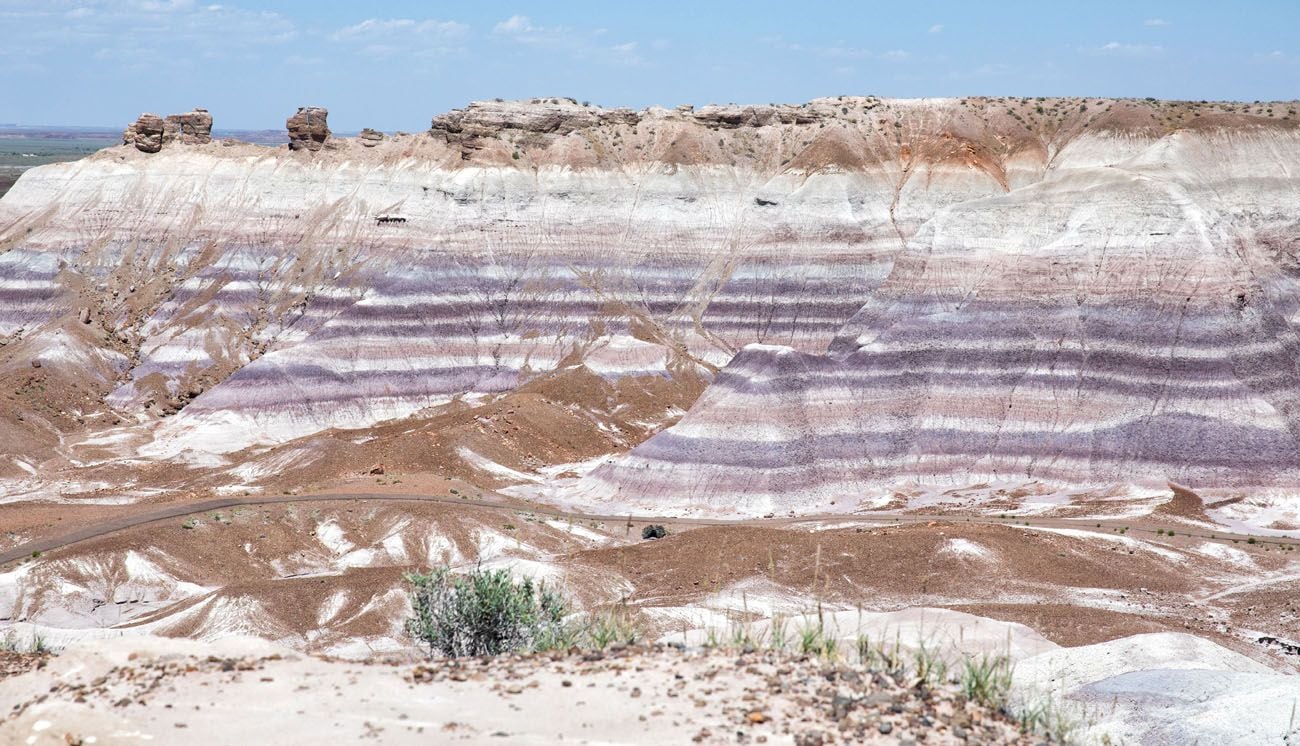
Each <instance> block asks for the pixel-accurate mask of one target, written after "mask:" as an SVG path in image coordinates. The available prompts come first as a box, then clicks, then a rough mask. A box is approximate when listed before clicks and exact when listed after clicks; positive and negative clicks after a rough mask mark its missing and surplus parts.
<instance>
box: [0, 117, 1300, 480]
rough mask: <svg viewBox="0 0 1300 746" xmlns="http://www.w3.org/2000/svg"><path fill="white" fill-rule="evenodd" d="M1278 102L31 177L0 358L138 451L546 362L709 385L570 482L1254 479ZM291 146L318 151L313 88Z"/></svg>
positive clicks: (1298, 197) (1282, 396)
mask: <svg viewBox="0 0 1300 746" xmlns="http://www.w3.org/2000/svg"><path fill="white" fill-rule="evenodd" d="M1289 106H1290V107H1291V108H1294V105H1290V104H1285V103H1283V104H1274V105H1272V106H1271V108H1267V109H1266V105H1260V106H1253V105H1240V104H1205V105H1202V104H1191V103H1183V102H1149V101H1114V100H1099V99H1088V100H1086V101H1084V100H1080V99H1044V100H1036V99H965V100H956V99H942V100H917V101H910V100H909V101H898V100H885V99H876V98H848V97H845V98H835V99H821V100H818V101H814V102H810V103H808V104H804V105H800V106H771V107H762V106H759V107H744V106H740V107H731V106H728V107H701V108H700V109H698V110H696V109H690V108H686V107H679V108H677V109H672V110H669V109H649V110H646V111H641V112H627V111H620V110H605V109H600V108H599V107H588V106H583V105H582V104H578V103H574V102H573V101H571V100H563V99H548V100H544V101H539V102H536V103H507V102H488V103H476V104H472V105H470V106H468V107H466V109H464V110H460V111H457V112H451V113H449V114H446V115H443V116H440V117H438V118H435V120H434V123H433V125H434V126H433V128H432V131H431V133H430V134H420V135H400V134H399V135H396V136H394V137H391V138H388V139H386V140H382V141H378V142H375V141H374V140H373V136H367V137H365V138H363V139H362V142H367V143H368V144H369V146H368V147H366V148H360V147H357V148H350V149H349V148H347V147H346V145H340V149H339V150H330V149H329V148H323V149H321V150H320V151H319V152H318V153H317V154H316V156H315V157H313V158H312V159H309V160H302V159H297V158H286V157H284V156H283V155H276V154H275V153H274V152H272V151H267V150H265V149H259V148H255V147H253V146H231V147H229V148H221V149H197V148H196V149H179V148H178V149H166V150H164V152H163V155H162V156H161V157H159V158H152V159H148V160H147V161H146V160H143V159H141V160H131V161H126V162H125V163H123V162H122V161H120V160H114V159H110V158H98V157H97V158H92V159H90V160H88V161H86V162H83V163H79V164H76V166H75V167H74V166H50V167H43V168H39V169H33V170H32V171H31V172H29V174H28V175H27V176H24V178H23V180H22V181H21V182H20V183H19V185H18V186H17V187H15V189H14V191H12V192H11V193H10V194H9V195H7V196H6V197H5V199H4V201H3V202H0V221H2V222H0V225H3V226H5V228H4V231H5V232H4V234H3V236H0V241H4V242H6V243H4V245H5V246H9V247H11V248H10V250H9V251H7V252H5V253H3V254H0V270H3V276H5V277H11V278H21V280H22V286H21V287H15V288H13V289H11V290H9V291H7V292H8V293H9V294H8V295H6V296H3V302H2V303H0V334H6V335H9V334H12V333H14V332H16V331H17V330H19V329H22V330H23V334H22V338H21V340H20V341H19V342H16V343H10V344H8V345H6V346H5V347H4V348H3V350H4V351H3V352H2V353H0V355H3V356H6V357H5V358H4V359H5V360H13V361H19V362H21V366H17V365H15V368H17V367H21V368H22V369H23V373H24V375H30V373H31V368H30V365H29V362H30V361H31V360H33V359H45V360H46V361H47V362H57V360H59V359H62V358H66V357H67V356H73V355H75V356H81V357H82V358H84V359H86V360H88V361H94V364H93V365H91V364H89V363H88V364H87V365H83V366H81V368H82V370H94V371H101V372H100V373H97V374H96V375H99V376H102V380H101V379H96V378H95V377H94V376H90V375H86V374H83V375H82V376H81V378H80V379H78V381H79V383H80V385H82V386H86V387H89V393H88V396H89V397H90V399H91V400H94V397H95V396H100V397H103V399H104V401H105V402H106V404H105V406H106V407H107V408H108V409H109V410H110V411H111V412H113V413H114V414H113V415H112V416H114V417H121V416H132V417H137V416H146V415H147V414H148V413H167V412H176V414H174V415H173V416H169V417H166V418H165V419H164V420H162V424H161V425H160V426H159V428H158V430H157V432H156V433H151V434H150V437H151V438H154V441H153V443H152V444H150V445H147V446H144V447H142V450H143V451H144V452H146V453H148V454H150V455H151V457H155V458H162V457H168V458H170V457H175V456H178V454H183V453H188V452H192V451H193V450H194V449H209V450H210V449H213V448H216V447H220V448H228V449H231V450H234V449H237V448H240V447H243V446H246V445H251V444H255V443H262V444H270V443H277V442H282V441H285V440H288V439H291V438H294V437H298V436H303V435H308V434H311V433H314V432H319V431H321V430H323V429H326V428H331V427H364V426H369V425H372V424H374V423H376V422H380V421H383V420H388V419H392V418H397V417H403V416H406V415H409V414H411V413H413V412H418V411H424V410H427V409H428V408H433V407H440V406H444V405H447V404H448V403H449V402H453V401H457V400H460V399H462V398H463V397H466V396H471V397H472V396H480V395H484V394H492V393H501V392H506V391H511V390H515V389H517V388H518V387H521V386H525V385H527V384H528V383H529V382H530V381H534V380H537V379H538V377H539V376H542V375H545V374H546V373H547V372H549V371H555V370H561V369H563V370H570V369H572V368H573V366H579V367H580V368H581V369H584V370H586V371H589V372H591V373H592V374H593V375H598V376H600V377H602V378H603V379H605V380H607V381H611V382H615V383H618V385H619V386H624V387H625V388H623V389H620V391H623V392H624V393H622V394H619V396H630V394H628V393H626V392H628V391H631V388H626V387H631V386H634V385H635V386H648V385H649V384H648V383H646V382H650V381H659V382H664V381H674V380H677V379H678V378H679V377H681V376H685V375H687V374H689V375H691V376H704V377H707V378H714V381H713V383H712V385H711V386H710V387H709V389H708V390H707V392H706V393H705V394H704V396H703V398H702V399H701V400H700V401H699V402H698V403H697V404H696V405H695V407H694V408H693V409H692V411H691V412H690V414H689V415H687V416H686V417H685V419H683V420H682V421H681V423H680V424H678V425H676V426H674V427H672V428H670V429H668V430H665V431H664V432H662V433H660V434H659V435H658V436H656V437H654V438H652V439H651V440H649V441H648V442H646V443H645V444H644V445H642V446H640V447H638V448H637V449H635V450H633V451H632V453H631V454H630V455H629V456H627V457H626V458H622V459H614V460H613V461H612V462H611V463H609V464H606V465H605V466H603V467H602V468H600V469H598V470H596V471H595V472H593V473H592V474H591V476H590V477H589V478H588V479H586V480H584V481H583V482H582V483H581V484H580V489H581V490H582V492H583V494H585V495H587V496H588V497H589V498H590V499H591V500H593V501H607V500H630V499H641V500H644V501H650V502H653V501H655V500H660V499H664V498H667V497H671V498H673V499H688V500H691V501H699V502H708V501H710V500H722V501H725V500H731V499H733V498H735V497H736V495H738V494H743V495H748V496H751V497H752V499H753V501H754V502H755V504H757V503H759V502H764V501H766V502H767V503H775V502H776V501H778V500H779V499H782V498H781V497H780V496H781V495H782V494H787V495H788V493H789V490H790V489H792V488H795V489H798V490H799V491H800V494H801V495H804V496H808V497H810V499H811V498H816V499H818V500H820V499H822V498H823V497H825V498H826V499H835V498H836V496H843V495H847V494H851V493H854V491H855V490H858V489H859V488H861V487H863V485H868V484H870V485H879V484H884V483H892V482H895V481H907V480H921V481H936V482H945V481H946V480H951V479H956V478H959V477H958V476H957V475H971V474H974V475H985V476H988V477H990V478H998V479H1002V478H1007V479H1017V478H1018V479H1038V478H1046V479H1055V480H1061V481H1065V482H1070V483H1107V482H1110V481H1113V480H1116V479H1125V478H1130V477H1133V478H1138V477H1142V478H1163V477H1170V478H1178V479H1180V480H1184V481H1187V482H1190V483H1192V484H1193V485H1194V486H1199V485H1205V484H1214V485H1236V486H1241V487H1243V488H1244V487H1246V486H1248V483H1256V482H1258V483H1263V484H1274V485H1275V484H1280V483H1282V482H1283V481H1285V480H1287V479H1290V478H1291V477H1292V476H1293V475H1295V474H1296V472H1297V469H1300V457H1298V456H1297V454H1298V452H1300V448H1298V447H1297V440H1296V435H1295V433H1297V432H1300V419H1297V414H1296V407H1295V402H1296V401H1300V386H1298V385H1297V382H1296V377H1297V374H1296V369H1295V361H1296V351H1295V350H1294V349H1293V347H1294V345H1295V343H1294V341H1293V340H1294V339H1295V338H1296V333H1295V330H1294V328H1293V324H1292V321H1291V319H1292V318H1293V317H1294V315H1295V314H1294V312H1293V309H1294V308H1295V305H1296V303H1297V301H1296V300H1295V299H1296V298H1298V297H1300V295H1298V294H1297V290H1296V284H1295V281H1294V280H1293V278H1294V276H1295V274H1296V273H1295V270H1294V267H1295V266H1297V265H1300V244H1298V243H1297V241H1300V238H1298V237H1300V224H1298V221H1297V218H1296V216H1295V212H1294V205H1295V204H1298V203H1300V191H1298V189H1300V187H1298V185H1297V184H1298V182H1297V178H1296V176H1295V174H1298V173H1300V162H1298V159H1300V137H1298V136H1297V122H1296V117H1295V115H1293V114H1288V113H1287V112H1288V111H1289V109H1288V107H1289ZM146 129H147V128H146ZM290 130H291V133H292V137H293V140H294V142H295V146H294V147H303V148H310V147H312V146H313V145H314V146H315V147H317V148H319V147H320V146H321V144H322V143H323V142H325V141H326V139H327V138H328V137H329V135H328V128H327V127H326V126H325V121H324V112H323V111H320V110H311V109H304V110H301V111H300V112H299V113H298V114H296V115H295V117H293V118H291V120H290ZM155 163H157V164H161V165H154V164H155ZM176 194H185V195H186V199H185V200H184V201H179V202H178V201H177V199H176V198H175V195H176ZM164 205H165V207H164ZM51 209H53V211H54V214H53V215H51V213H50V211H51ZM381 216H387V217H394V216H395V217H400V218H401V220H400V221H386V222H383V223H381V222H379V221H377V220H376V218H377V217H381ZM28 228H31V232H30V233H28ZM143 247H154V248H152V249H149V250H145V249H144V248H143ZM66 257H74V258H72V259H67V258H66ZM61 261H62V262H65V263H66V264H67V266H60V262H61ZM71 278H77V279H76V281H75V283H73V280H72V279H71ZM74 296H75V298H76V300H75V301H74V300H73V298H74ZM83 297H84V300H83V299H82V298H83ZM88 303H89V304H90V307H89V308H90V310H89V313H88V319H89V320H90V321H91V323H89V324H83V323H73V324H71V325H67V326H64V325H61V324H62V321H61V319H63V318H64V317H63V316H62V315H61V314H63V313H64V312H63V311H60V310H58V309H63V308H72V309H76V308H80V307H83V306H87V304H88ZM73 321H74V322H75V321H76V320H75V318H74V319H73ZM106 340H107V341H106ZM753 345H759V346H753ZM747 346H748V347H747ZM733 358H734V360H733ZM60 370H61V368H60V367H58V366H57V365H55V364H50V365H46V366H45V368H43V369H42V371H43V373H42V374H43V375H47V376H57V375H60V373H59V371H60ZM619 382H623V383H619ZM630 382H637V383H635V384H633V383H630ZM656 385H657V384H656ZM651 400H653V397H652V396H645V397H642V398H641V399H637V400H636V401H638V402H642V403H644V402H646V401H651ZM628 401H632V399H629V400H628ZM611 406H612V405H611ZM637 406H641V404H638V405H637ZM93 409H94V406H92V405H90V404H87V405H84V406H83V407H82V408H81V409H78V410H77V411H91V410H93ZM71 410H72V407H71V405H69V407H66V408H65V411H71ZM647 411H649V410H647ZM678 414H680V413H678ZM81 416H82V419H83V420H84V419H86V417H85V416H84V415H81ZM50 417H51V418H53V419H55V420H57V424H56V425H55V426H52V428H53V429H55V430H58V429H63V428H75V427H77V425H76V424H70V423H71V420H72V418H70V417H65V419H58V418H55V417H54V415H50ZM674 419H675V416H667V415H664V413H663V412H657V413H656V414H655V416H654V417H653V418H649V419H646V420H645V421H644V422H645V428H647V429H649V430H653V429H655V428H658V427H661V426H662V425H663V424H666V423H669V422H671V421H672V420H674ZM16 427H18V428H19V429H20V430H21V431H22V432H23V433H26V435H25V436H24V437H26V438H27V440H22V441H19V440H14V441H12V442H24V443H26V442H32V443H38V442H41V438H47V437H49V436H48V433H49V432H50V430H51V428H44V429H41V428H36V427H34V426H32V425H31V419H30V418H29V419H28V420H27V422H26V423H25V424H23V425H21V426H16ZM13 432H18V430H14V431H13ZM155 436H156V437H155ZM627 443H628V445H629V446H631V445H634V444H635V440H634V439H631V438H628V439H627ZM534 455H536V454H534ZM466 458H469V457H468V456H467V457H466ZM522 458H523V457H522V456H521V459H522ZM368 463H369V462H368ZM521 463H524V462H521ZM528 463H544V459H543V458H542V456H537V458H535V459H534V461H532V462H526V463H525V464H524V465H525V466H527V464H528ZM15 468H19V467H15ZM358 468H359V467H358ZM784 499H789V498H784Z"/></svg>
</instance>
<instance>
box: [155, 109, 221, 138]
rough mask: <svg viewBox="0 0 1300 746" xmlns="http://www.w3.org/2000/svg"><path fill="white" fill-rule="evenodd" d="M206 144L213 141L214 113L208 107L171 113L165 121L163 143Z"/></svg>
mask: <svg viewBox="0 0 1300 746" xmlns="http://www.w3.org/2000/svg"><path fill="white" fill-rule="evenodd" d="M172 142H180V143H181V144H183V145H206V144H208V143H210V142H212V115H211V114H209V113H208V110H207V109H194V110H192V111H187V112H185V113H184V114H170V115H168V116H167V119H165V120H164V121H163V143H164V144H166V143H172Z"/></svg>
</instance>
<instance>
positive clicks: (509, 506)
mask: <svg viewBox="0 0 1300 746" xmlns="http://www.w3.org/2000/svg"><path fill="white" fill-rule="evenodd" d="M357 500H389V501H403V502H410V501H417V502H434V503H446V504H449V505H461V506H465V507H470V508H479V509H484V510H509V511H525V512H529V513H536V514H539V515H545V516H550V517H552V518H564V519H573V520H579V521H606V522H615V521H627V522H628V523H629V524H632V523H650V522H655V523H667V524H685V525H695V526H733V525H734V526H755V525H763V526H773V527H780V526H790V525H796V524H801V523H818V522H822V521H832V522H835V523H880V522H882V521H894V522H898V523H904V522H911V523H928V522H931V521H937V522H944V523H953V522H960V523H983V524H1003V525H1027V526H1041V527H1047V528H1072V527H1078V526H1079V525H1080V524H1083V523H1091V524H1093V528H1094V529H1096V528H1097V527H1101V528H1104V529H1108V530H1113V529H1117V528H1127V529H1128V530H1130V531H1136V532H1145V533H1155V531H1156V530H1157V529H1156V528H1151V527H1146V528H1144V527H1140V526H1138V527H1135V526H1133V525H1132V523H1133V521H1117V520H1098V519H1096V518H1036V519H1033V520H1021V521H1015V520H1010V519H1006V518H994V517H989V516H985V515H972V514H963V513H950V514H943V515H931V514H915V513H895V512H879V513H865V514H863V513H859V514H856V515H853V514H850V515H845V514H842V513H835V514H816V515H804V516H798V517H786V518H770V519H742V520H726V519H721V518H680V517H666V516H662V515H655V516H639V515H633V514H624V515H601V514H595V513H575V512H569V511H564V510H560V509H558V508H549V507H539V506H536V505H532V504H527V503H507V502H501V501H497V500H485V499H480V498H470V497H449V496H446V495H428V494H406V495H402V494H381V493H366V492H346V493H326V494H319V495H281V496H274V497H223V498H215V499H212V500H202V501H199V502H193V503H185V504H183V505H171V506H168V507H166V508H159V509H157V510H142V511H140V512H137V513H132V514H129V515H124V516H121V517H120V518H114V519H112V520H109V521H103V522H100V523H98V524H96V525H94V526H88V527H86V528H82V529H79V530H76V531H71V532H69V533H66V534H64V535H62V536H54V537H50V538H46V539H38V540H36V541H31V542H28V543H26V544H20V545H18V546H16V547H13V548H12V549H9V550H7V551H4V552H0V566H3V565H7V564H9V563H10V562H14V561H16V560H20V559H22V558H24V557H30V556H32V555H33V554H34V553H37V552H40V553H45V552H50V551H53V550H55V549H62V548H64V547H67V546H70V545H72V544H77V543H79V542H83V541H87V540H90V539H97V538H99V537H101V536H107V535H109V534H113V533H117V532H118V531H124V530H126V529H130V528H135V527H136V526H142V525H145V524H148V523H156V522H158V521H163V520H167V519H169V518H181V517H184V516H190V515H197V514H199V513H206V512H208V511H213V510H225V509H227V508H235V507H241V506H249V505H278V504H282V503H300V502H326V501H328V502H343V501H357ZM1161 530H1163V529H1161ZM1178 534H1179V535H1181V536H1192V537H1196V538H1201V539H1209V540H1211V541H1221V542H1227V541H1232V540H1234V539H1235V540H1239V541H1240V540H1245V539H1252V538H1253V539H1254V540H1255V541H1256V542H1257V543H1262V544H1275V545H1280V544H1288V543H1291V541H1290V540H1288V539H1286V538H1285V537H1283V538H1281V539H1279V538H1278V537H1271V538H1270V537H1263V536H1254V535H1252V534H1246V533H1234V532H1230V531H1215V532H1213V533H1210V534H1207V533H1203V532H1197V531H1192V530H1188V529H1187V528H1185V527H1183V526H1181V525H1180V526H1179V528H1178Z"/></svg>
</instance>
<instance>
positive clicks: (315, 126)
mask: <svg viewBox="0 0 1300 746" xmlns="http://www.w3.org/2000/svg"><path fill="white" fill-rule="evenodd" d="M328 117H329V110H328V109H323V108H321V107H319V106H300V107H298V111H297V112H296V113H295V114H294V115H293V116H291V117H289V119H288V120H287V121H286V122H285V127H286V128H287V129H288V130H289V149H290V150H309V151H312V152H316V151H318V150H320V149H321V148H322V147H324V146H325V142H326V141H327V140H329V139H330V128H329V125H328V124H327V123H326V121H325V120H326V118H328Z"/></svg>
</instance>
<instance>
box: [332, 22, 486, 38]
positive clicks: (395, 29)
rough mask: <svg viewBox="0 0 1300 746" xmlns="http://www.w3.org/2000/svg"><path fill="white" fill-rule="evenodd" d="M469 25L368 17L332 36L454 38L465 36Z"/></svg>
mask: <svg viewBox="0 0 1300 746" xmlns="http://www.w3.org/2000/svg"><path fill="white" fill-rule="evenodd" d="M468 31H469V26H466V25H465V24H463V23H457V22H456V21H439V20H434V19H428V20H423V21H417V20H415V19H412V18H367V19H366V20H364V21H362V22H360V23H357V24H354V25H352V26H347V27H345V28H341V29H339V30H338V31H335V32H334V33H333V34H332V35H331V38H332V39H334V40H335V41H349V40H370V39H385V40H389V37H391V36H394V35H406V36H422V37H434V38H442V39H452V38H457V37H461V36H464V35H465V34H466V33H467V32H468Z"/></svg>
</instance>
